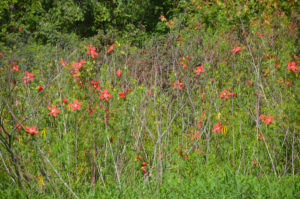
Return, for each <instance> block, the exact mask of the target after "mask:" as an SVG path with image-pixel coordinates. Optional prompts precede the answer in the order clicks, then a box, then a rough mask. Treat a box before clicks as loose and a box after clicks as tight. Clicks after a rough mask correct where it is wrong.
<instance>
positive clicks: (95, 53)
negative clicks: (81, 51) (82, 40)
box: [86, 45, 98, 59]
mask: <svg viewBox="0 0 300 199" xmlns="http://www.w3.org/2000/svg"><path fill="white" fill-rule="evenodd" d="M88 48H89V51H88V52H87V53H86V54H88V55H91V56H92V58H93V59H95V55H98V53H97V52H96V47H95V46H93V47H91V46H90V45H89V46H88Z"/></svg>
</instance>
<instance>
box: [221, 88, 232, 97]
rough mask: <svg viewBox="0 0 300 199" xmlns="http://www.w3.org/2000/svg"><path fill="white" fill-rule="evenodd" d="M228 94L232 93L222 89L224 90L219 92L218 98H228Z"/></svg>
mask: <svg viewBox="0 0 300 199" xmlns="http://www.w3.org/2000/svg"><path fill="white" fill-rule="evenodd" d="M229 95H232V93H231V92H229V91H228V90H226V89H224V91H223V92H220V98H223V97H224V98H226V99H228V96H229Z"/></svg>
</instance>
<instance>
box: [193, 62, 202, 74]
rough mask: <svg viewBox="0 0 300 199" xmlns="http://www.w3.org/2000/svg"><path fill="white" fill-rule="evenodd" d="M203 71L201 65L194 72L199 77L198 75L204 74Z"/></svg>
mask: <svg viewBox="0 0 300 199" xmlns="http://www.w3.org/2000/svg"><path fill="white" fill-rule="evenodd" d="M204 72H205V70H204V69H203V64H202V65H201V66H198V67H197V69H196V70H195V71H194V73H195V74H196V75H200V73H204Z"/></svg>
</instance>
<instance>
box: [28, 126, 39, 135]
mask: <svg viewBox="0 0 300 199" xmlns="http://www.w3.org/2000/svg"><path fill="white" fill-rule="evenodd" d="M25 131H26V132H28V133H32V134H37V133H39V131H36V126H32V127H29V126H25Z"/></svg>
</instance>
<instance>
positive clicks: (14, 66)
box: [9, 62, 20, 72]
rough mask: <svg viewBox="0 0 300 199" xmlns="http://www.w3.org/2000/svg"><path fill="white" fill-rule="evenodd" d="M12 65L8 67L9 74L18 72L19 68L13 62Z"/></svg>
mask: <svg viewBox="0 0 300 199" xmlns="http://www.w3.org/2000/svg"><path fill="white" fill-rule="evenodd" d="M12 64H13V65H12V66H9V67H10V68H11V70H10V71H11V72H14V71H17V72H20V69H19V66H18V65H16V64H15V63H14V62H13V63H12Z"/></svg>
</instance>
